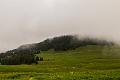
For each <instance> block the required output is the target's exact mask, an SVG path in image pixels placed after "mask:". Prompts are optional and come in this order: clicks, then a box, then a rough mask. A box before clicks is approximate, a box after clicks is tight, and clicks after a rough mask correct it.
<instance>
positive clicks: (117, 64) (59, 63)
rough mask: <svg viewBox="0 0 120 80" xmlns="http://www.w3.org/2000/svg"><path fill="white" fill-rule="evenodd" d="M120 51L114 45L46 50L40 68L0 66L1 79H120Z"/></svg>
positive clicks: (37, 66) (36, 66) (42, 54)
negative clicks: (59, 50)
mask: <svg viewBox="0 0 120 80" xmlns="http://www.w3.org/2000/svg"><path fill="white" fill-rule="evenodd" d="M119 52H120V48H119V47H114V46H113V47H108V46H104V47H103V46H85V47H80V48H78V49H76V50H70V51H61V52H54V51H53V50H50V51H45V52H41V53H40V54H38V56H41V57H43V58H44V61H40V62H39V64H37V65H36V64H33V65H11V66H8V65H0V80H120V56H119Z"/></svg>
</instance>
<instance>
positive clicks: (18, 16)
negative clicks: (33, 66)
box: [0, 0, 120, 52]
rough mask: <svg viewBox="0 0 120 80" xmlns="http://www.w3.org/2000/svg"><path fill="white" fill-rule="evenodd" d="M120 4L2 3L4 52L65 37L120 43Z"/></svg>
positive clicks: (74, 0)
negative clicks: (103, 39) (82, 36)
mask: <svg viewBox="0 0 120 80" xmlns="http://www.w3.org/2000/svg"><path fill="white" fill-rule="evenodd" d="M119 4H120V0H114V1H113V0H0V28H1V29H0V52H1V51H7V50H9V49H13V48H17V47H18V46H20V45H22V44H29V43H36V42H40V41H41V40H43V39H46V38H48V37H54V36H58V35H64V34H78V35H88V36H96V37H102V38H108V39H113V40H116V41H120V37H119V35H120V31H119V29H120V22H119V21H120V9H119V7H120V5H119Z"/></svg>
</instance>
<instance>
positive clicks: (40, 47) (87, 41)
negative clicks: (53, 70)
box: [0, 35, 114, 65]
mask: <svg viewBox="0 0 120 80" xmlns="http://www.w3.org/2000/svg"><path fill="white" fill-rule="evenodd" d="M86 45H101V46H104V45H114V43H113V42H111V41H107V40H99V39H95V38H81V39H80V38H78V37H77V36H73V35H63V36H59V37H54V38H49V39H46V40H44V41H42V42H40V43H36V44H34V46H30V47H28V48H18V49H14V50H10V51H7V52H6V53H1V54H0V63H1V64H2V65H19V64H32V63H36V64H37V63H38V61H39V60H40V61H43V58H42V57H38V56H36V54H39V53H40V52H41V51H48V50H49V49H53V50H55V51H66V50H72V49H76V48H78V47H81V46H86Z"/></svg>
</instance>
